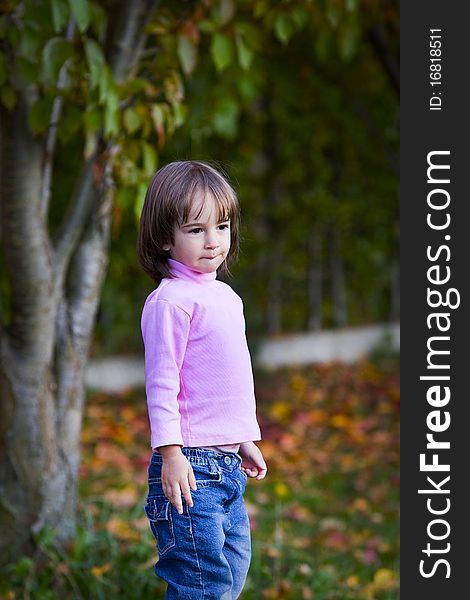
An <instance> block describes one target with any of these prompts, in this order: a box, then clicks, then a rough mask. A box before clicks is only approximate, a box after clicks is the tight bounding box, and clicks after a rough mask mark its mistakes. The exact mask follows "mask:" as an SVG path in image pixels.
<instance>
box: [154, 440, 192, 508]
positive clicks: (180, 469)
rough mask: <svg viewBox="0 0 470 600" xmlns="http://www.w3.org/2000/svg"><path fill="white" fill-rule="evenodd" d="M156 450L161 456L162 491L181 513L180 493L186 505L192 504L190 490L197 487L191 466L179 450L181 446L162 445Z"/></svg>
mask: <svg viewBox="0 0 470 600" xmlns="http://www.w3.org/2000/svg"><path fill="white" fill-rule="evenodd" d="M158 450H159V452H160V454H161V455H162V457H163V464H162V488H163V493H164V494H165V496H166V497H167V498H168V500H169V501H170V502H171V504H173V506H174V507H175V508H176V510H177V511H178V513H179V514H180V515H181V514H183V501H182V499H181V495H183V497H184V499H185V500H186V502H187V503H188V506H193V499H192V497H191V490H196V489H197V487H196V478H195V477H194V473H193V468H192V466H191V465H190V464H189V462H188V459H187V458H186V456H185V455H184V454H183V453H182V452H181V446H162V447H161V448H159V449H158Z"/></svg>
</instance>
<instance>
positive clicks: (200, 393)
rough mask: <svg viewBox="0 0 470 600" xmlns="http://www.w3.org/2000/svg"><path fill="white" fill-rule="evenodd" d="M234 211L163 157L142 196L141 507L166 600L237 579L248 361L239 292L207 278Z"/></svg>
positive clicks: (249, 420)
mask: <svg viewBox="0 0 470 600" xmlns="http://www.w3.org/2000/svg"><path fill="white" fill-rule="evenodd" d="M238 231H239V205H238V201H237V197H236V195H235V192H234V191H233V189H232V187H231V186H230V185H229V183H228V182H227V181H226V179H225V178H224V177H223V176H222V175H221V174H220V173H219V172H218V171H217V170H216V169H214V168H212V167H211V166H209V165H207V164H205V163H203V162H199V161H192V160H187V161H178V162H173V163H170V164H168V165H166V166H165V167H163V168H162V169H160V170H159V171H157V173H156V174H155V176H154V177H153V179H152V181H151V183H150V185H149V188H148V190H147V195H146V197H145V202H144V206H143V210H142V216H141V220H140V230H139V242H138V252H139V260H140V263H141V265H142V267H143V269H144V270H145V271H146V272H147V273H148V274H149V275H150V277H151V278H152V279H153V280H154V281H155V283H156V285H157V286H158V287H157V289H155V290H154V291H153V292H152V293H151V294H150V295H149V296H148V298H147V300H146V301H145V305H144V308H143V311H142V337H143V340H144V346H145V380H146V392H147V404H148V413H149V419H150V429H151V446H152V449H153V454H152V458H151V460H150V465H149V493H148V497H147V503H146V506H145V512H146V514H147V517H148V519H149V521H150V526H151V529H152V532H153V534H154V535H155V538H156V540H157V550H158V555H159V560H158V562H157V564H156V566H155V572H156V574H157V575H158V576H160V577H161V578H162V579H164V580H165V581H167V583H168V587H167V591H166V595H165V598H166V600H174V599H176V598H178V599H185V600H193V599H194V600H196V599H198V600H203V599H204V600H206V599H213V600H222V599H224V600H234V599H236V598H238V597H239V595H240V593H241V591H242V588H243V585H244V583H245V580H246V575H247V572H248V568H249V564H250V558H251V542H250V525H249V521H248V516H247V512H246V508H245V505H244V502H243V493H244V491H245V486H246V477H247V476H249V477H254V478H256V479H263V477H264V476H265V475H266V470H267V468H266V463H265V461H264V459H263V456H262V454H261V451H260V450H259V448H258V447H257V446H256V445H255V444H254V441H255V440H259V439H260V437H261V436H260V429H259V426H258V423H257V420H256V408H255V396H254V388H253V374H252V367H251V359H250V354H249V351H248V346H247V342H246V337H245V321H244V317H243V305H242V301H241V299H240V298H239V296H238V295H237V294H236V293H235V292H234V291H233V290H232V289H231V288H230V287H229V286H228V285H226V284H225V283H222V282H221V281H218V280H217V279H216V276H217V270H218V269H219V268H220V270H221V271H222V270H223V271H226V270H227V262H228V261H229V260H230V258H231V257H233V256H234V255H236V253H237V250H238Z"/></svg>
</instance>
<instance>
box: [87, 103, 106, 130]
mask: <svg viewBox="0 0 470 600" xmlns="http://www.w3.org/2000/svg"><path fill="white" fill-rule="evenodd" d="M83 123H84V125H85V129H86V131H87V133H96V132H97V131H99V130H100V129H101V128H102V127H103V114H102V112H101V110H100V109H99V108H93V109H91V110H87V111H86V112H84V113H83Z"/></svg>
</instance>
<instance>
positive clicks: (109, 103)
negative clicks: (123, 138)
mask: <svg viewBox="0 0 470 600" xmlns="http://www.w3.org/2000/svg"><path fill="white" fill-rule="evenodd" d="M104 132H105V135H106V136H107V137H111V136H113V135H116V134H118V133H119V97H118V95H117V92H116V91H115V90H110V91H109V92H108V95H107V96H106V106H105V113H104Z"/></svg>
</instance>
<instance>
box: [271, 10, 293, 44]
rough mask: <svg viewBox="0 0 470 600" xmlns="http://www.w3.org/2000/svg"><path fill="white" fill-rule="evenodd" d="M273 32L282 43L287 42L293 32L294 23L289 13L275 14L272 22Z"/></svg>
mask: <svg viewBox="0 0 470 600" xmlns="http://www.w3.org/2000/svg"><path fill="white" fill-rule="evenodd" d="M274 32H275V34H276V37H277V38H278V39H279V40H280V41H281V42H282V43H283V44H287V42H288V41H289V40H290V38H291V37H292V34H293V33H294V24H293V22H292V20H291V18H290V16H289V15H287V14H281V15H278V16H277V18H276V21H275V22H274Z"/></svg>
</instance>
